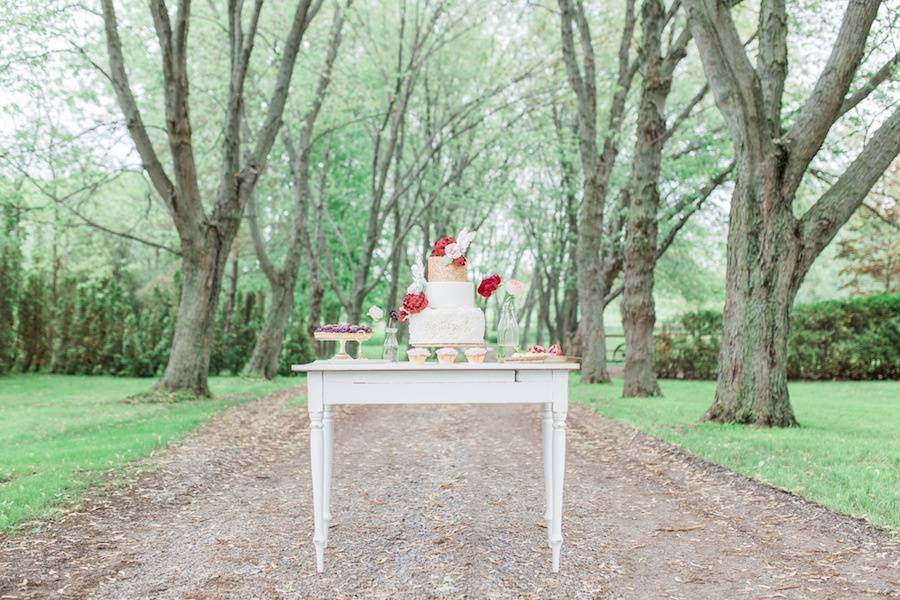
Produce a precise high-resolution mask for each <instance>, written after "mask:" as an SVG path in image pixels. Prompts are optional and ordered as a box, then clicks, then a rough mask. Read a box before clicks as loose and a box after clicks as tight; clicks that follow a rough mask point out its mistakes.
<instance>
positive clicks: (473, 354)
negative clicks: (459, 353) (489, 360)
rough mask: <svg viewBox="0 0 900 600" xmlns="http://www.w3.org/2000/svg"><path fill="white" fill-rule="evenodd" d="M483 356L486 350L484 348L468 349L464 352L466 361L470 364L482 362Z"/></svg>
mask: <svg viewBox="0 0 900 600" xmlns="http://www.w3.org/2000/svg"><path fill="white" fill-rule="evenodd" d="M485 354H487V350H486V349H484V348H469V349H468V350H466V360H467V361H469V362H471V363H480V362H484V355H485Z"/></svg>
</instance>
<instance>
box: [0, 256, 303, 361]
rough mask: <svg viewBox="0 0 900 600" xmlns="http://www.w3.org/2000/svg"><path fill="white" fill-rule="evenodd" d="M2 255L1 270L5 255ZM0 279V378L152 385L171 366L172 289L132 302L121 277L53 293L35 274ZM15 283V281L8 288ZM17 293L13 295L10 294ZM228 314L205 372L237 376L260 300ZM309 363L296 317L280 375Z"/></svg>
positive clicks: (74, 281) (64, 285) (131, 287)
mask: <svg viewBox="0 0 900 600" xmlns="http://www.w3.org/2000/svg"><path fill="white" fill-rule="evenodd" d="M2 250H3V248H2V247H0V265H2V264H3V258H4V253H3V252H2ZM8 274H9V271H2V272H0V293H2V292H7V294H6V295H5V296H4V299H5V301H4V302H0V332H4V333H5V334H6V335H4V336H0V375H2V374H4V373H7V372H10V371H20V372H50V373H64V374H70V375H71V374H79V375H126V376H132V377H154V376H158V375H160V374H161V373H162V371H163V369H164V368H165V366H166V362H167V361H168V358H169V351H170V349H171V345H172V337H173V334H174V331H175V316H176V311H177V305H176V302H175V299H176V298H177V294H178V289H177V283H176V286H175V288H176V289H171V290H159V289H155V290H153V291H152V292H151V293H149V294H143V295H141V294H138V293H137V291H136V288H137V286H136V285H135V284H134V282H131V281H129V280H128V278H127V277H124V278H115V277H86V278H82V277H78V276H76V275H73V274H66V275H64V276H63V278H62V279H61V280H60V281H59V282H57V284H56V288H55V289H54V287H53V285H52V284H51V278H50V277H49V276H48V275H47V274H46V273H43V272H41V271H33V272H30V273H24V272H22V271H18V273H17V275H19V276H20V277H17V278H10V277H4V275H8ZM13 279H16V281H13ZM13 292H15V293H13ZM236 296H237V297H236V302H235V307H234V309H233V310H231V311H229V312H228V314H226V311H225V308H224V302H220V303H219V311H218V316H217V319H216V323H215V326H214V330H213V340H212V348H211V353H210V354H211V355H210V364H209V371H210V374H212V375H217V374H219V373H223V372H230V373H233V374H238V373H241V372H242V371H243V369H244V367H245V366H246V364H247V362H248V361H249V359H250V355H251V353H252V352H253V346H254V344H255V341H256V335H257V333H258V331H259V330H260V328H261V327H262V324H263V319H264V307H265V300H266V299H265V295H264V294H262V293H261V292H257V293H253V292H247V293H241V292H238V293H237V295H236ZM298 357H301V359H303V360H311V359H312V357H313V354H312V347H311V344H310V340H309V336H308V335H307V333H306V327H305V324H304V322H303V320H302V318H301V317H300V316H299V315H298V316H297V317H296V318H294V319H292V322H291V325H290V327H289V330H288V332H287V335H286V337H285V343H284V346H283V352H282V360H281V364H280V369H279V370H280V371H281V372H282V374H287V373H289V369H290V364H289V363H290V362H291V360H290V359H294V361H293V362H296V360H297V359H298Z"/></svg>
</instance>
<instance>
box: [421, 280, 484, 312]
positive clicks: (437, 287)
mask: <svg viewBox="0 0 900 600" xmlns="http://www.w3.org/2000/svg"><path fill="white" fill-rule="evenodd" d="M425 297H426V298H428V306H430V307H431V308H474V306H475V284H474V283H472V282H471V281H429V282H428V283H426V284H425Z"/></svg>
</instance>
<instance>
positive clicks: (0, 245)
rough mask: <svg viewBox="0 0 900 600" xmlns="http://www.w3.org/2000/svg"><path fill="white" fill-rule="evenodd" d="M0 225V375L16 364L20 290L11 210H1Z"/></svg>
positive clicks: (19, 258)
mask: <svg viewBox="0 0 900 600" xmlns="http://www.w3.org/2000/svg"><path fill="white" fill-rule="evenodd" d="M0 216H2V218H3V222H2V223H0V375H2V374H4V373H8V372H9V371H10V369H12V367H13V365H14V364H15V361H16V319H15V317H16V314H15V310H16V306H17V305H18V303H19V294H20V292H21V286H22V251H21V250H20V248H19V243H18V240H17V239H16V238H15V237H14V235H13V231H14V230H15V227H16V221H17V219H15V217H14V215H13V212H12V210H11V208H10V207H4V212H3V214H2V215H0Z"/></svg>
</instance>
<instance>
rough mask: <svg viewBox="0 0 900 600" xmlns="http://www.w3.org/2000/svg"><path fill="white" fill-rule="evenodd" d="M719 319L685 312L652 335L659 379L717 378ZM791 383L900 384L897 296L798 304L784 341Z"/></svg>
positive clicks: (716, 315)
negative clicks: (898, 381) (864, 381)
mask: <svg viewBox="0 0 900 600" xmlns="http://www.w3.org/2000/svg"><path fill="white" fill-rule="evenodd" d="M721 328H722V315H721V314H720V313H718V312H714V311H700V312H694V313H687V314H685V315H682V316H681V317H679V318H678V319H676V320H675V321H674V322H673V323H670V324H667V325H664V326H663V327H662V330H661V331H660V333H658V334H657V335H656V370H657V373H658V375H659V376H660V377H668V378H685V379H715V377H716V367H717V364H718V355H719V342H720V337H721ZM788 377H789V378H791V379H900V294H882V295H877V296H868V297H857V298H851V299H849V300H831V301H827V302H818V303H816V304H806V305H797V306H795V307H794V308H793V311H792V314H791V331H790V335H789V337H788Z"/></svg>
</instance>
